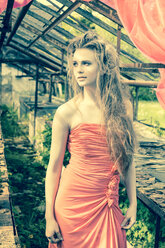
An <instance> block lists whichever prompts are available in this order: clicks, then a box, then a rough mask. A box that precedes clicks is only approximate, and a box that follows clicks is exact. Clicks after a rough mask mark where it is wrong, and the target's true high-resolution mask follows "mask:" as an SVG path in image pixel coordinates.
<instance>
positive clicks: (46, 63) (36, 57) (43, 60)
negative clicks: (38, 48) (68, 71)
mask: <svg viewBox="0 0 165 248" xmlns="http://www.w3.org/2000/svg"><path fill="white" fill-rule="evenodd" d="M9 46H10V47H12V48H14V49H16V50H17V51H19V52H21V53H23V54H25V55H28V56H29V57H31V58H33V59H34V60H37V62H38V63H40V64H41V65H43V66H45V67H48V68H50V69H52V70H54V71H58V70H59V68H57V67H56V66H54V64H53V63H51V62H49V61H47V58H41V57H40V55H36V54H34V53H33V52H32V51H27V49H26V47H24V48H22V47H21V46H20V45H19V44H17V45H16V44H9Z"/></svg>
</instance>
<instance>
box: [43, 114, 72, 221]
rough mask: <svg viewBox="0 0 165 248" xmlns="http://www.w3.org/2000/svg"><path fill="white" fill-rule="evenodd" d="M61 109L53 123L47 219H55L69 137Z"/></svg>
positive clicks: (48, 170)
mask: <svg viewBox="0 0 165 248" xmlns="http://www.w3.org/2000/svg"><path fill="white" fill-rule="evenodd" d="M59 113H60V110H59V109H58V110H57V111H56V114H55V116H54V120H53V125H52V142H51V150H50V159H49V164H48V168H47V173H46V181H45V194H46V213H45V218H46V220H49V219H52V218H54V219H55V216H54V203H55V198H56V194H57V191H58V186H59V181H60V175H61V170H62V165H63V159H64V154H65V148H66V142H67V138H68V131H69V126H68V124H67V123H66V122H65V121H64V120H63V119H61V117H60V114H59Z"/></svg>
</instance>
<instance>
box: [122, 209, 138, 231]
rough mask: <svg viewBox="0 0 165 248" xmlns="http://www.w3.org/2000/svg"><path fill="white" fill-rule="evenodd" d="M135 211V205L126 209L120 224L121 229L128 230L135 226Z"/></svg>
mask: <svg viewBox="0 0 165 248" xmlns="http://www.w3.org/2000/svg"><path fill="white" fill-rule="evenodd" d="M136 209H137V206H136V205H132V206H130V207H129V208H128V210H127V213H126V215H125V218H124V220H123V222H122V223H121V227H122V228H123V229H129V228H130V227H132V226H133V225H134V224H135V222H136Z"/></svg>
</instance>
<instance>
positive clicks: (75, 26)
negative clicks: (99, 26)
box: [33, 1, 87, 32]
mask: <svg viewBox="0 0 165 248" xmlns="http://www.w3.org/2000/svg"><path fill="white" fill-rule="evenodd" d="M33 6H35V7H37V8H38V9H40V10H42V11H44V12H46V13H48V14H50V15H52V16H53V17H56V18H58V17H59V16H60V14H59V13H57V12H56V11H54V10H53V9H51V8H50V7H48V6H45V5H43V4H42V3H39V2H37V1H36V2H34V3H33ZM63 22H65V23H66V24H68V25H69V26H71V27H73V28H75V29H77V30H79V31H80V32H85V31H87V30H86V29H84V27H80V26H79V25H77V23H75V22H73V21H72V20H70V19H68V18H66V19H64V20H63Z"/></svg>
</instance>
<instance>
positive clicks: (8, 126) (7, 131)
mask: <svg viewBox="0 0 165 248" xmlns="http://www.w3.org/2000/svg"><path fill="white" fill-rule="evenodd" d="M1 109H2V114H1V122H2V126H3V135H4V137H5V138H8V137H10V138H14V137H18V136H21V135H22V130H21V129H20V128H19V127H18V115H17V110H14V108H13V107H7V106H6V105H2V107H1ZM6 118H7V121H6Z"/></svg>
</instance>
